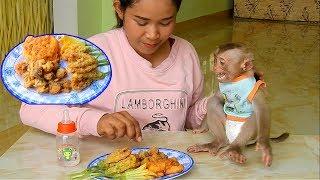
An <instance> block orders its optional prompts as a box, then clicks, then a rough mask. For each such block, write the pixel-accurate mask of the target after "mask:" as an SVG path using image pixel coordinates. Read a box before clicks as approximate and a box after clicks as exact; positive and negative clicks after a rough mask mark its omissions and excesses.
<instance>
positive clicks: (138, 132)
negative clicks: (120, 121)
mask: <svg viewBox="0 0 320 180" xmlns="http://www.w3.org/2000/svg"><path fill="white" fill-rule="evenodd" d="M120 113H121V114H122V115H123V116H125V117H126V118H127V119H128V120H131V122H132V123H133V125H134V130H135V140H136V141H138V142H141V141H142V133H141V128H140V124H139V122H138V121H137V120H136V119H134V118H133V117H132V116H131V115H130V114H129V113H128V112H127V111H122V112H120Z"/></svg>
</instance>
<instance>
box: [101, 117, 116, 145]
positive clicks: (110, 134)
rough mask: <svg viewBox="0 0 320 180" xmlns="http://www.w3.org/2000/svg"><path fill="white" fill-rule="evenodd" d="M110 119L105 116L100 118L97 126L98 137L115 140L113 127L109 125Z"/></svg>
mask: <svg viewBox="0 0 320 180" xmlns="http://www.w3.org/2000/svg"><path fill="white" fill-rule="evenodd" d="M110 119H112V117H111V116H110V115H109V114H106V115H104V116H102V117H101V119H100V120H99V121H98V124H97V131H98V134H99V135H100V136H104V137H106V138H108V139H114V138H116V134H115V130H114V127H113V126H112V125H111V124H110V123H109V122H110Z"/></svg>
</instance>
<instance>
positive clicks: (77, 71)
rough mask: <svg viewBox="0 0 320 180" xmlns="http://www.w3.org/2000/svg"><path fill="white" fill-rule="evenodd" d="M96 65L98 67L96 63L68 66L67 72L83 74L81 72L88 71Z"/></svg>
mask: <svg viewBox="0 0 320 180" xmlns="http://www.w3.org/2000/svg"><path fill="white" fill-rule="evenodd" d="M97 67H98V64H93V65H90V66H86V67H83V68H69V67H67V70H68V72H69V73H78V74H83V73H88V72H90V71H93V70H94V69H96V68H97Z"/></svg>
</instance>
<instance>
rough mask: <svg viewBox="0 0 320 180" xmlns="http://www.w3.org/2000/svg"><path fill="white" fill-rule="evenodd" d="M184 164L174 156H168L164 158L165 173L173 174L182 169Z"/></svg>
mask: <svg viewBox="0 0 320 180" xmlns="http://www.w3.org/2000/svg"><path fill="white" fill-rule="evenodd" d="M183 169H184V166H183V165H182V164H180V163H179V162H178V160H177V159H176V158H169V159H167V160H166V170H165V174H166V175H168V174H174V173H179V172H181V171H183Z"/></svg>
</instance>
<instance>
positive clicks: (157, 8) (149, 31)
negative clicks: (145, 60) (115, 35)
mask: <svg viewBox="0 0 320 180" xmlns="http://www.w3.org/2000/svg"><path fill="white" fill-rule="evenodd" d="M176 14H177V10H176V7H175V5H174V4H173V2H172V0H156V1H155V0H138V1H136V2H135V3H134V4H133V5H132V6H131V7H128V8H127V9H126V10H125V11H124V12H123V14H122V15H123V16H122V17H123V27H124V29H125V31H126V34H127V38H128V41H129V43H130V45H131V46H132V47H133V49H135V51H136V52H137V53H138V54H140V55H141V56H142V57H149V56H150V55H152V54H154V53H155V52H156V51H157V50H159V49H160V48H161V47H162V45H163V43H164V42H166V41H167V40H168V38H169V36H170V35H171V34H172V32H173V29H174V26H175V23H176ZM120 17H121V16H120Z"/></svg>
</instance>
